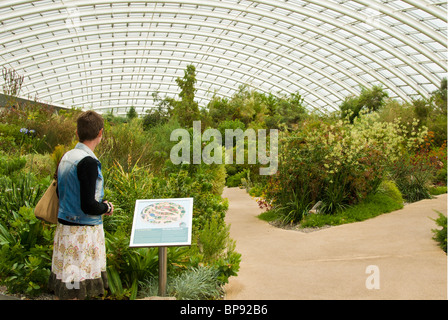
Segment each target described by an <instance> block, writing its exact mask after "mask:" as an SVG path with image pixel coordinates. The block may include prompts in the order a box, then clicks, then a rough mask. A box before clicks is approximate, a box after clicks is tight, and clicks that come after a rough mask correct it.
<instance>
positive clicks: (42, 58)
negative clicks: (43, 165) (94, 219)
mask: <svg viewBox="0 0 448 320" xmlns="http://www.w3.org/2000/svg"><path fill="white" fill-rule="evenodd" d="M190 64H193V65H194V66H195V67H196V79H197V83H196V89H197V92H196V100H197V102H198V103H199V105H200V106H206V105H207V103H208V102H209V101H210V100H211V99H212V97H213V96H214V95H218V96H221V97H231V96H232V95H233V94H235V93H236V92H238V90H239V87H240V86H241V85H246V86H248V87H249V88H253V89H255V90H258V91H261V92H266V93H273V94H275V95H289V94H292V93H299V94H300V95H301V96H302V97H303V98H304V102H305V104H306V106H307V107H309V108H310V109H316V110H321V111H323V112H324V111H327V110H330V111H331V110H333V109H337V108H338V105H339V104H340V103H341V102H342V101H343V100H344V98H345V97H347V96H349V95H357V94H359V92H360V90H361V87H371V86H373V85H381V86H382V87H383V88H384V89H385V90H386V91H387V92H388V94H389V97H391V98H396V99H400V100H403V101H411V99H413V98H417V97H420V96H424V97H427V96H429V95H430V93H431V92H433V91H434V90H436V89H437V88H438V87H439V85H440V82H441V80H442V79H443V78H444V77H446V72H447V3H446V1H440V0H400V1H396V0H377V1H374V0H354V1H346V0H306V1H305V0H275V1H274V0H206V1H205V0H182V1H179V0H168V1H151V0H133V1H124V0H107V1H104V0H70V1H68V0H36V1H27V0H3V1H1V2H0V68H3V67H4V68H7V69H14V70H16V72H17V73H18V74H19V75H22V76H24V81H23V85H22V90H21V93H20V95H21V96H22V97H30V98H35V99H38V100H40V101H44V102H48V103H52V104H55V105H64V106H66V107H79V108H82V109H93V110H96V111H99V112H102V113H104V112H108V111H110V110H113V112H114V114H125V113H126V112H127V110H128V109H129V107H131V106H134V107H135V109H136V111H137V112H138V113H141V114H143V113H144V112H145V110H147V109H148V108H152V107H154V106H156V105H157V101H156V100H155V97H154V96H155V95H154V93H158V94H159V95H160V96H161V97H177V95H178V93H179V88H178V87H177V84H176V81H175V80H176V78H178V77H182V76H183V74H184V70H185V69H186V67H187V65H190ZM2 81H3V79H0V84H1V83H2Z"/></svg>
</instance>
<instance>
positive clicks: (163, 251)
mask: <svg viewBox="0 0 448 320" xmlns="http://www.w3.org/2000/svg"><path fill="white" fill-rule="evenodd" d="M166 256H167V247H159V297H166V261H167V257H166Z"/></svg>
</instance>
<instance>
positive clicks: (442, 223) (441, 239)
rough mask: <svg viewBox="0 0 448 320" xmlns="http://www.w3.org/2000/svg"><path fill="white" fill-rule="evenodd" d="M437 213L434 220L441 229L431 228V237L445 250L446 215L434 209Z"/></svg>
mask: <svg viewBox="0 0 448 320" xmlns="http://www.w3.org/2000/svg"><path fill="white" fill-rule="evenodd" d="M436 212H437V213H438V214H439V218H437V219H436V220H434V221H435V222H436V224H437V225H438V226H439V227H442V229H433V230H432V232H433V233H434V236H433V239H434V240H435V241H437V242H438V243H439V246H440V247H441V248H442V250H443V251H445V252H447V251H446V250H447V249H446V237H447V217H446V216H445V215H444V214H442V213H441V212H439V211H436Z"/></svg>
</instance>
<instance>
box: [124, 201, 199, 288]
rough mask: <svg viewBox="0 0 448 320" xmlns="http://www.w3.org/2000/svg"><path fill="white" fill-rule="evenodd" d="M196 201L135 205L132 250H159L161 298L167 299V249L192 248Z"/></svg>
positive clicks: (153, 202)
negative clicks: (175, 247)
mask: <svg viewBox="0 0 448 320" xmlns="http://www.w3.org/2000/svg"><path fill="white" fill-rule="evenodd" d="M192 221H193V198H175V199H149V200H137V201H136V202H135V210H134V219H133V222H132V232H131V241H130V244H129V247H158V248H159V292H158V294H159V296H161V297H165V296H166V294H167V293H166V282H167V251H168V250H167V247H169V246H179V247H180V246H190V245H191V233H192Z"/></svg>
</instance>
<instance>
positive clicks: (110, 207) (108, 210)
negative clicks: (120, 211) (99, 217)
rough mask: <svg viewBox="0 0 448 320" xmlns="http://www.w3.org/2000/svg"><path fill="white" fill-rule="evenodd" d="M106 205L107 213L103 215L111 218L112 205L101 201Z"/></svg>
mask: <svg viewBox="0 0 448 320" xmlns="http://www.w3.org/2000/svg"><path fill="white" fill-rule="evenodd" d="M103 202H104V203H105V204H106V205H107V208H108V209H107V212H106V213H105V214H104V215H106V216H111V215H112V213H113V212H114V205H113V204H112V202H109V201H103Z"/></svg>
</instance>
